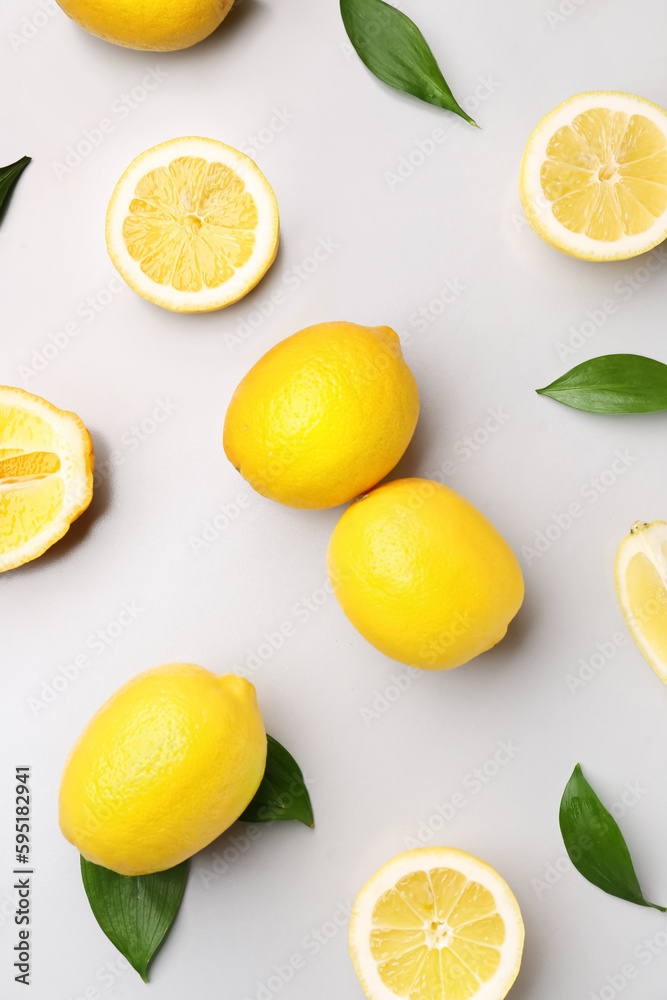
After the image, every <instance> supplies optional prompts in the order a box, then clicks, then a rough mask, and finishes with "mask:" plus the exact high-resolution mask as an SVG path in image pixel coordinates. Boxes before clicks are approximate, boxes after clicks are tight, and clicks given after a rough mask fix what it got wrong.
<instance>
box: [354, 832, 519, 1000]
mask: <svg viewBox="0 0 667 1000" xmlns="http://www.w3.org/2000/svg"><path fill="white" fill-rule="evenodd" d="M523 938H524V930H523V921H522V919H521V913H520V910H519V906H518V904H517V902H516V899H515V898H514V896H513V894H512V892H511V891H510V889H509V887H508V886H507V884H506V883H505V882H504V881H503V880H502V879H501V878H500V876H499V875H498V874H497V873H496V872H495V871H494V870H493V869H492V868H490V867H489V865H487V864H485V862H483V861H480V860H479V859H478V858H475V857H473V856H472V855H470V854H467V853H466V852H465V851H460V850H458V849H456V848H449V847H429V848H420V849H418V850H414V851H407V852H406V853H405V854H401V855H399V856H398V857H396V858H394V859H393V860H392V861H390V862H389V863H388V864H386V865H385V866H384V867H383V868H381V869H380V871H379V872H377V873H376V875H374V876H373V878H371V879H370V881H369V882H368V883H367V884H366V885H365V886H364V888H363V889H362V890H361V893H360V894H359V897H358V899H357V901H356V903H355V906H354V910H353V912H352V919H351V923H350V954H351V957H352V962H353V965H354V968H355V971H356V973H357V976H358V977H359V981H360V982H361V985H362V987H363V989H364V992H365V993H366V996H367V997H369V1000H393V998H397V997H406V998H409V1000H434V998H437V1000H472V998H474V1000H502V998H503V997H504V996H505V995H506V994H507V992H508V990H509V989H510V987H511V985H512V983H513V982H514V980H515V978H516V976H517V973H518V971H519V966H520V964H521V954H522V950H523Z"/></svg>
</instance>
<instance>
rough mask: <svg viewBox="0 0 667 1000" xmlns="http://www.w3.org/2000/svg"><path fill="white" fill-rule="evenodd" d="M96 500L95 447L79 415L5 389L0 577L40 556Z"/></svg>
mask: <svg viewBox="0 0 667 1000" xmlns="http://www.w3.org/2000/svg"><path fill="white" fill-rule="evenodd" d="M92 496H93V443H92V441H91V438H90V434H89V433H88V431H87V430H86V428H85V427H84V425H83V423H82V422H81V420H80V419H79V418H78V417H77V416H76V414H74V413H68V412H67V411H66V410H59V409H57V408H56V407H55V406H52V404H51V403H47V401H46V400H45V399H41V398H40V397H39V396H33V395H32V394H31V393H29V392H25V391H24V390H23V389H14V388H12V387H10V386H6V385H3V386H0V573H2V572H4V571H5V570H7V569H14V568H15V567H16V566H21V565H22V564H23V563H26V562H29V561H30V560H31V559H36V558H37V556H41V555H42V553H43V552H45V551H46V549H48V548H50V546H51V545H53V543H54V542H57V541H58V539H59V538H62V536H63V535H64V534H65V532H66V531H67V530H68V528H69V526H70V524H71V523H72V521H74V520H76V518H77V517H78V516H79V514H82V513H83V511H84V510H85V509H86V507H87V506H88V504H89V503H90V501H91V499H92Z"/></svg>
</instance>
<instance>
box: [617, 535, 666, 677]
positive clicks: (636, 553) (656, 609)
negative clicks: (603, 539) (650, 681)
mask: <svg viewBox="0 0 667 1000" xmlns="http://www.w3.org/2000/svg"><path fill="white" fill-rule="evenodd" d="M614 575H615V579H616V592H617V594H618V599H619V601H620V604H621V608H622V610H623V614H624V616H625V620H626V622H627V625H628V628H629V629H630V632H631V634H632V637H633V639H634V640H635V642H636V643H637V645H638V646H639V648H640V650H641V651H642V653H643V654H644V656H645V657H646V659H647V660H648V662H649V663H650V664H651V666H652V667H653V669H654V670H655V672H656V673H657V674H658V676H659V677H660V678H661V679H662V680H663V681H665V683H667V523H665V522H664V521H652V522H651V524H646V523H645V522H643V521H635V523H634V524H633V526H632V530H631V532H630V534H629V535H628V537H627V538H625V539H624V540H623V541H622V542H621V545H620V547H619V549H618V553H617V555H616V563H615V567H614Z"/></svg>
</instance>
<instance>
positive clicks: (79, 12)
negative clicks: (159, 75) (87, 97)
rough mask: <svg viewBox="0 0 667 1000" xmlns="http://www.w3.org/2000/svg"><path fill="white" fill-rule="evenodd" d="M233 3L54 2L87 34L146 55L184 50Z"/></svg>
mask: <svg viewBox="0 0 667 1000" xmlns="http://www.w3.org/2000/svg"><path fill="white" fill-rule="evenodd" d="M233 2H234V0H58V3H59V4H60V6H61V7H62V9H63V10H64V11H65V13H66V14H67V15H68V16H69V17H71V18H72V20H73V21H76V23H77V24H78V25H80V26H81V27H82V28H85V29H86V31H89V32H90V34H91V35H97V36H98V38H104V40H105V41H107V42H113V43H114V44H115V45H124V46H125V48H128V49H143V50H144V51H148V52H170V51H172V50H173V49H187V48H188V47H189V46H190V45H194V44H195V42H201V41H202V39H204V38H206V37H207V36H208V35H210V34H211V32H212V31H215V29H216V28H217V27H218V25H219V24H221V22H222V21H224V19H225V18H226V17H227V14H229V12H230V10H231V9H232V5H233Z"/></svg>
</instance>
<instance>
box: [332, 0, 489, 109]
mask: <svg viewBox="0 0 667 1000" xmlns="http://www.w3.org/2000/svg"><path fill="white" fill-rule="evenodd" d="M340 12H341V14H342V17H343V24H344V25H345V30H346V31H347V34H348V36H349V39H350V41H351V42H352V44H353V46H354V48H355V50H356V52H357V55H358V56H359V58H360V59H361V61H362V62H363V63H364V64H365V65H366V66H367V67H368V69H369V70H370V71H371V73H374V74H375V76H377V77H378V78H379V79H380V80H382V82H383V83H388V84H389V86H390V87H395V89H396V90H402V91H403V92H404V93H406V94H413V95H414V96H415V97H418V98H419V99H420V100H421V101H426V102H427V103H428V104H435V105H436V107H439V108H445V109H446V110H447V111H453V112H454V114H457V115H460V116H461V118H464V119H465V120H466V121H467V122H470V124H471V125H476V122H474V121H473V120H472V118H471V117H470V116H469V115H467V114H466V113H465V111H464V110H463V108H461V107H460V106H459V105H458V104H457V102H456V101H455V99H454V95H453V94H452V92H451V90H450V89H449V87H448V86H447V83H446V82H445V78H444V76H443V75H442V72H441V70H440V67H439V66H438V64H437V62H436V60H435V56H434V55H433V53H432V52H431V50H430V48H429V46H428V43H427V41H426V39H425V38H424V36H423V35H422V33H421V31H420V30H419V28H418V27H417V25H416V24H415V23H414V22H413V21H411V20H410V18H409V17H407V16H406V15H405V14H403V13H402V12H401V11H400V10H397V9H396V7H392V6H391V5H390V4H388V3H384V0H340Z"/></svg>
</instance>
